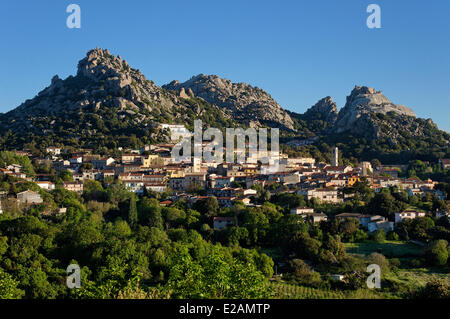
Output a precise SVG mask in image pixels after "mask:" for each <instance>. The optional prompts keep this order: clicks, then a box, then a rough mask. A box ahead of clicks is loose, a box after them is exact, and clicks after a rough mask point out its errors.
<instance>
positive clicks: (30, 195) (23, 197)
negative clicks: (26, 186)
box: [17, 190, 43, 205]
mask: <svg viewBox="0 0 450 319" xmlns="http://www.w3.org/2000/svg"><path fill="white" fill-rule="evenodd" d="M17 200H18V201H19V202H20V203H21V204H27V205H31V204H40V203H42V202H43V200H42V197H41V195H39V194H38V193H36V192H33V191H30V190H27V191H24V192H21V193H18V194H17Z"/></svg>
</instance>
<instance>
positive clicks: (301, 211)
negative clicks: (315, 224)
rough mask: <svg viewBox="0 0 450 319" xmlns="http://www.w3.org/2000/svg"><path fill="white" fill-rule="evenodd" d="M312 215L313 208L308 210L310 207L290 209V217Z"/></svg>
mask: <svg viewBox="0 0 450 319" xmlns="http://www.w3.org/2000/svg"><path fill="white" fill-rule="evenodd" d="M312 213H314V208H310V207H305V206H300V207H296V208H292V209H291V214H292V215H301V216H304V215H308V214H312Z"/></svg>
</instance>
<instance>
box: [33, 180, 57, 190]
mask: <svg viewBox="0 0 450 319" xmlns="http://www.w3.org/2000/svg"><path fill="white" fill-rule="evenodd" d="M36 184H37V185H38V186H39V187H40V188H42V189H45V190H48V191H51V190H54V189H55V184H53V183H52V182H47V181H38V182H36Z"/></svg>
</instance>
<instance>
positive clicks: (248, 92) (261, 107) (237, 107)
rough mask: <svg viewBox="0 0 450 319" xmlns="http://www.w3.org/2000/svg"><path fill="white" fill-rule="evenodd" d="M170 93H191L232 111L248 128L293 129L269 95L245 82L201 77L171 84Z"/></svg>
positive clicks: (286, 113) (199, 75) (284, 113)
mask: <svg viewBox="0 0 450 319" xmlns="http://www.w3.org/2000/svg"><path fill="white" fill-rule="evenodd" d="M163 88H165V89H167V90H174V91H176V92H181V89H182V88H184V89H185V91H186V92H192V93H193V94H194V95H195V96H196V97H201V98H203V99H204V100H206V101H208V102H209V103H211V104H214V105H217V106H219V107H221V108H225V109H227V110H230V111H231V112H232V113H233V115H234V116H235V118H236V119H237V120H239V121H241V122H244V123H246V124H247V125H249V126H262V125H270V126H277V127H282V128H287V129H293V120H292V118H291V117H290V115H289V114H288V112H286V111H285V110H284V109H283V108H282V107H281V106H280V105H279V104H278V103H277V102H276V101H275V100H274V99H273V98H272V97H271V96H270V94H268V93H267V92H265V91H264V90H262V89H260V88H258V87H253V86H251V85H249V84H246V83H233V82H231V81H230V80H228V79H225V78H221V77H219V76H217V75H205V74H198V75H196V76H193V77H191V78H190V79H189V80H187V81H185V82H183V83H180V82H178V81H172V82H171V83H169V84H166V85H164V86H163Z"/></svg>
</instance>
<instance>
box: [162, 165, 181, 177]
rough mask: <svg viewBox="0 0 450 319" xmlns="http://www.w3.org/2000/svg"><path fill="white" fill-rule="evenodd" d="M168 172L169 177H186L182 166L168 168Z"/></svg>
mask: <svg viewBox="0 0 450 319" xmlns="http://www.w3.org/2000/svg"><path fill="white" fill-rule="evenodd" d="M166 173H167V176H168V177H169V178H179V177H184V170H183V169H182V168H181V167H173V168H172V167H170V168H166Z"/></svg>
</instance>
